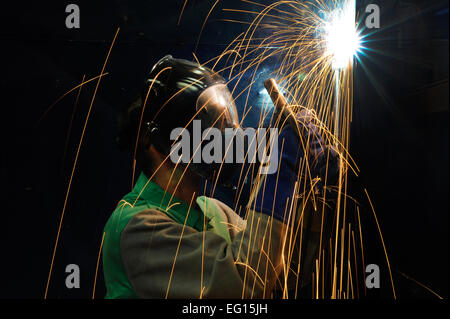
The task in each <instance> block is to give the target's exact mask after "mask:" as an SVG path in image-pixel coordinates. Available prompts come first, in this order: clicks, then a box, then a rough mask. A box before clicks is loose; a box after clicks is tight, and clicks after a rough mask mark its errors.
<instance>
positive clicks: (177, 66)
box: [103, 56, 326, 299]
mask: <svg viewBox="0 0 450 319" xmlns="http://www.w3.org/2000/svg"><path fill="white" fill-rule="evenodd" d="M205 96H207V97H210V98H206V99H205ZM199 101H201V102H199ZM306 118H307V117H302V116H299V118H298V121H299V123H300V124H301V125H304V126H308V125H312V124H311V123H312V122H311V121H310V120H306ZM194 120H200V121H201V125H202V128H204V129H207V128H208V127H209V128H211V127H214V128H217V129H219V130H220V131H221V132H225V130H226V129H228V128H238V127H239V126H240V123H239V119H238V115H237V111H236V106H235V104H234V100H233V98H232V96H231V93H230V92H229V90H228V88H227V84H226V81H225V79H224V78H222V77H221V76H220V75H218V74H217V73H215V72H214V71H212V70H210V69H208V68H206V67H202V66H199V65H198V64H197V63H193V62H189V61H186V60H180V59H174V58H173V57H171V56H166V57H164V58H163V59H161V60H160V61H159V62H158V63H157V64H156V65H155V66H154V67H153V68H152V70H151V72H150V73H149V75H148V78H147V80H146V84H145V87H144V89H143V90H142V94H141V95H140V96H139V98H138V99H137V100H136V101H135V102H134V103H132V104H131V106H130V107H128V108H127V109H126V111H125V112H123V114H122V115H121V117H120V128H121V132H120V135H119V138H118V142H119V145H121V146H122V147H125V148H128V149H129V150H131V151H132V152H133V154H134V155H135V158H136V159H137V160H138V161H139V164H140V166H141V167H142V173H141V174H140V176H139V177H138V178H137V181H136V183H135V185H134V188H133V190H132V191H131V193H129V194H128V195H126V196H125V197H124V198H123V199H122V200H121V201H120V202H119V204H118V205H117V208H116V209H115V211H114V212H113V214H112V215H111V217H110V218H109V220H108V222H107V224H106V226H105V229H104V243H103V271H104V278H105V283H106V288H107V294H106V298H189V299H190V298H271V297H272V296H273V292H274V290H275V289H276V285H277V278H278V277H279V275H280V273H281V271H282V268H283V262H282V253H283V249H284V248H285V246H286V245H285V243H284V235H285V234H286V232H287V230H288V227H289V226H288V219H289V218H288V216H287V214H288V213H287V212H288V211H289V209H286V207H288V206H287V205H289V203H290V201H291V200H292V197H293V194H294V188H295V185H296V181H297V175H298V167H299V163H300V159H301V158H302V156H304V155H303V154H304V153H303V152H302V150H301V148H300V147H299V144H300V143H299V142H298V139H297V137H296V136H295V133H294V129H293V128H292V127H290V126H287V127H286V128H285V129H283V130H282V132H281V133H280V135H279V137H278V138H279V141H280V143H279V145H282V144H283V152H280V154H281V157H280V161H282V162H281V164H280V165H279V167H280V168H279V172H277V173H276V174H272V175H268V176H267V177H266V180H265V182H264V187H262V188H261V191H260V194H258V195H257V196H256V197H255V198H254V200H253V201H252V203H251V204H249V206H248V213H247V214H246V218H241V217H240V216H239V215H238V214H237V213H236V212H234V211H233V210H232V209H231V208H230V207H228V206H227V205H226V204H224V203H222V202H220V201H218V200H216V199H213V198H209V197H205V196H200V194H199V193H200V192H199V190H198V189H199V185H200V184H201V182H202V180H203V179H205V180H207V181H208V182H210V183H218V184H221V185H227V184H229V180H230V179H231V178H232V177H233V176H235V173H236V171H237V170H239V168H240V166H239V165H238V164H233V163H231V164H230V163H227V164H225V163H223V165H214V164H206V163H203V162H201V161H200V162H196V163H194V162H193V163H190V164H187V165H186V164H184V163H174V162H172V161H171V159H170V153H171V152H172V149H173V145H174V141H173V140H172V139H171V132H173V130H174V129H177V128H184V129H185V130H187V131H189V130H192V122H193V121H194ZM315 135H317V134H315ZM317 138H320V137H316V139H317ZM281 141H282V142H281ZM319 144H320V143H316V144H314V143H310V145H311V147H318V145H319ZM224 148H226V147H224ZM195 151H196V150H192V152H191V154H194V153H195ZM325 156H326V155H325ZM219 171H220V174H219V173H218V172H219Z"/></svg>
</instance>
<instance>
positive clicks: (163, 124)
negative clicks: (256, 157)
mask: <svg viewBox="0 0 450 319" xmlns="http://www.w3.org/2000/svg"><path fill="white" fill-rule="evenodd" d="M145 101H147V103H145ZM144 104H145V105H144ZM126 113H127V114H126V117H127V120H125V121H123V120H122V124H124V123H123V122H125V125H122V131H125V135H128V136H132V137H133V136H134V140H136V137H137V133H136V131H138V126H139V123H141V127H140V130H139V131H140V132H141V134H142V132H145V134H147V137H148V138H149V140H150V143H151V144H152V145H153V146H154V147H155V148H156V149H157V150H158V151H159V152H160V153H162V154H164V155H169V154H170V153H171V151H172V148H173V146H174V144H175V143H176V142H177V141H173V140H171V132H172V131H173V130H174V129H177V128H184V129H185V130H186V131H187V132H189V133H190V136H193V134H194V132H193V129H194V121H195V122H196V124H198V122H200V123H201V132H204V131H205V130H207V129H208V128H216V129H218V130H219V131H220V132H221V134H222V135H223V136H222V137H223V138H222V139H221V140H222V143H224V142H225V140H227V139H226V138H225V136H224V135H225V134H226V131H227V130H226V129H227V128H233V129H237V128H239V119H238V115H237V111H236V106H235V103H234V100H233V97H232V96H231V93H230V91H229V90H228V87H227V84H226V81H225V79H224V78H223V77H222V76H220V75H219V74H217V73H215V72H214V71H212V70H211V69H209V68H206V67H203V66H200V65H199V64H197V63H193V62H190V61H187V60H181V59H174V58H173V57H172V56H170V55H168V56H165V57H164V58H162V59H161V60H160V61H159V62H158V63H156V64H155V65H154V67H153V68H152V70H151V71H150V73H149V75H148V76H147V79H146V81H145V87H144V89H143V91H142V93H141V94H140V96H139V98H138V99H137V101H135V102H134V103H133V104H132V105H131V106H130V107H129V108H128V110H127V111H126ZM131 118H134V120H131ZM124 126H125V129H123V127H124ZM130 132H131V134H130ZM132 139H133V138H132ZM129 142H130V141H129ZM131 142H132V141H131ZM204 142H205V141H202V144H203V143H204ZM219 142H220V141H219ZM191 145H192V146H194V145H193V143H191ZM221 148H222V150H223V151H222V156H223V158H224V157H225V153H226V150H227V148H228V146H227V145H221ZM195 152H201V149H198V148H197V149H191V150H190V155H191V156H192V155H193V154H194V153H195ZM197 154H198V153H197ZM222 162H224V161H222ZM187 165H188V168H189V169H190V170H191V171H193V172H194V173H196V174H197V175H199V176H201V177H203V178H206V179H210V180H212V179H213V178H214V177H215V175H217V174H218V172H219V170H220V174H219V175H218V179H217V180H218V182H219V184H222V185H227V184H229V179H231V178H232V176H233V175H234V172H235V170H236V169H237V168H238V167H236V165H233V164H231V163H230V164H224V163H216V162H214V163H208V164H206V163H203V160H201V162H200V163H198V162H197V163H196V162H193V161H191V162H190V163H189V164H187Z"/></svg>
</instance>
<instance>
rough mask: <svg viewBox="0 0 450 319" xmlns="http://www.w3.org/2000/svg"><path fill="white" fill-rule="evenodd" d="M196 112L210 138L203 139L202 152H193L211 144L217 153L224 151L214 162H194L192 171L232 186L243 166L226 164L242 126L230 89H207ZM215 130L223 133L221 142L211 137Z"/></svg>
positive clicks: (230, 162)
mask: <svg viewBox="0 0 450 319" xmlns="http://www.w3.org/2000/svg"><path fill="white" fill-rule="evenodd" d="M196 110H197V116H196V119H197V120H200V121H201V129H202V132H203V133H202V134H206V135H207V137H206V138H202V141H201V143H200V144H201V148H200V149H199V150H192V151H193V153H195V152H196V151H197V152H199V151H200V152H202V150H203V149H204V147H205V146H206V145H208V144H209V147H210V148H213V147H212V146H211V144H215V147H216V149H217V148H218V149H220V150H221V152H220V153H221V156H220V159H219V160H218V161H217V160H216V161H214V162H205V158H204V156H202V163H196V162H192V163H190V168H191V170H193V171H194V172H196V173H197V174H198V175H200V176H202V177H204V178H206V179H209V180H213V179H214V181H215V180H216V179H217V181H218V183H219V184H222V185H228V186H231V185H229V184H230V180H231V178H232V177H233V175H234V174H235V172H236V171H237V169H239V168H240V167H241V164H239V163H237V161H234V160H233V161H229V160H227V161H226V160H225V157H226V156H227V155H228V157H229V155H230V153H234V149H233V148H234V147H235V141H236V136H235V134H236V132H238V131H237V129H238V128H239V127H240V125H239V117H238V114H237V110H236V105H235V103H234V99H233V97H232V95H231V93H230V91H229V90H228V87H227V85H226V84H224V83H217V84H214V85H212V86H210V87H208V88H206V89H205V90H204V91H203V92H202V93H201V94H200V95H199V97H198V99H197V103H196ZM211 129H214V130H215V131H216V132H217V133H219V132H220V138H215V139H212V138H211V136H208V133H209V132H210V131H211ZM238 133H239V132H238ZM194 144H195V143H194ZM202 155H203V154H202ZM216 159H217V158H216Z"/></svg>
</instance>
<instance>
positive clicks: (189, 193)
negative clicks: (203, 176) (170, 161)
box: [146, 165, 201, 205]
mask: <svg viewBox="0 0 450 319" xmlns="http://www.w3.org/2000/svg"><path fill="white" fill-rule="evenodd" d="M167 166H169V165H167ZM167 166H166V165H163V166H161V167H160V168H159V169H158V170H157V171H156V172H153V174H150V175H148V174H146V175H147V176H148V177H151V179H152V182H154V183H156V184H157V185H159V186H160V187H161V188H162V189H164V190H165V191H166V192H167V193H169V194H171V195H173V196H175V197H177V198H179V199H180V200H182V201H183V202H185V203H186V204H188V205H189V204H191V202H192V205H195V197H197V196H198V186H199V185H200V182H201V180H200V178H199V177H197V176H196V175H194V174H192V173H191V172H189V171H186V172H184V168H175V167H167ZM170 166H172V165H170ZM152 176H153V177H152Z"/></svg>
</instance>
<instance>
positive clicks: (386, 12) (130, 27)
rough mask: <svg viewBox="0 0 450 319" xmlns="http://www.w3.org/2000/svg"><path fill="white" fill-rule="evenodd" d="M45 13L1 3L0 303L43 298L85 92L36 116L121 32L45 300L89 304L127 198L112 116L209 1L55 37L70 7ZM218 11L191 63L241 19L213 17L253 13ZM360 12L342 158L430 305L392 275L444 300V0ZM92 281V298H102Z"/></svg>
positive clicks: (88, 71)
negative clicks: (376, 20) (103, 249)
mask: <svg viewBox="0 0 450 319" xmlns="http://www.w3.org/2000/svg"><path fill="white" fill-rule="evenodd" d="M53 2H54V3H52V2H49V1H47V2H45V3H42V2H36V1H34V2H31V1H15V2H8V3H2V8H1V10H0V12H1V13H0V26H1V28H0V41H1V59H0V67H1V68H0V72H1V74H2V76H1V79H0V81H1V82H0V83H1V84H0V85H1V86H0V87H1V91H0V92H1V99H0V105H1V123H2V125H1V126H0V127H1V153H0V154H1V160H0V161H1V162H0V170H1V187H2V196H3V201H2V204H3V205H2V218H1V220H2V222H1V225H2V231H1V237H0V239H1V255H0V256H1V259H0V261H1V262H0V264H1V266H0V267H1V268H0V269H1V273H0V276H1V283H2V284H1V288H0V297H1V298H42V297H43V296H44V291H45V285H46V281H47V276H48V271H49V267H50V261H51V257H52V252H53V246H54V244H55V238H56V234H57V230H58V223H59V218H60V216H61V211H62V208H63V204H64V199H65V192H66V189H67V185H68V181H69V177H70V172H71V168H72V165H73V162H74V158H75V154H76V150H77V146H78V142H79V139H80V137H81V131H82V128H83V124H84V121H85V119H86V115H87V111H88V108H89V105H90V101H91V98H92V94H93V89H94V87H95V83H91V84H89V85H87V86H85V87H84V88H83V89H82V91H81V94H80V98H79V101H78V104H75V100H76V96H77V91H76V92H74V93H72V94H69V95H68V96H67V97H66V98H64V99H63V100H62V101H61V102H60V103H58V104H57V105H56V106H55V107H54V108H53V109H52V110H51V111H50V112H48V113H47V114H46V116H45V117H43V118H42V120H40V119H41V116H42V115H43V114H44V112H45V111H46V109H47V108H48V107H49V106H50V105H51V104H52V103H53V102H54V101H55V100H56V99H57V98H58V97H60V96H61V95H62V94H64V93H65V92H66V91H68V90H69V89H71V88H73V87H74V86H76V85H78V84H79V83H80V82H81V80H82V78H83V76H84V75H85V76H86V77H87V78H91V77H94V76H96V75H98V74H99V73H100V71H101V68H102V65H103V63H104V60H105V57H106V53H107V51H108V49H109V46H110V44H111V41H112V39H113V37H114V34H115V32H116V30H117V28H118V27H120V28H121V30H120V32H119V36H118V38H117V42H116V44H115V46H114V48H113V51H112V53H111V56H110V59H109V62H108V65H107V67H106V71H107V72H109V74H108V75H107V76H105V77H104V78H103V79H102V81H101V83H100V87H99V91H98V94H97V97H96V99H95V102H94V106H93V110H92V113H91V116H90V120H89V123H88V126H87V130H86V135H85V139H84V143H83V146H82V149H81V153H80V156H79V161H78V166H77V169H76V172H75V175H74V179H73V183H72V190H71V193H70V196H69V200H68V204H67V208H66V215H65V217H64V223H63V227H62V230H61V237H60V241H59V246H58V250H57V254H56V259H55V266H54V269H53V276H52V281H51V285H50V288H49V295H48V296H49V297H51V298H89V297H91V295H92V289H93V285H94V277H95V270H96V263H97V256H98V252H99V247H100V243H101V236H102V235H101V234H102V230H103V226H104V224H105V222H106V220H107V218H108V216H109V214H110V213H111V212H112V211H113V209H114V208H115V205H116V204H117V202H118V200H119V199H120V198H121V197H122V196H123V194H125V193H127V192H128V191H129V190H130V187H131V158H130V155H129V154H125V153H121V152H119V151H118V150H117V149H116V147H115V143H114V138H115V135H116V133H117V124H116V116H117V112H118V110H119V109H120V108H121V107H122V106H123V105H125V104H126V103H129V102H130V100H131V99H132V98H133V97H134V96H135V95H136V94H137V93H138V91H139V90H140V88H141V87H142V81H143V79H144V77H145V75H146V73H147V72H148V71H149V70H150V68H151V66H152V65H153V64H154V63H155V62H156V61H157V60H158V59H159V58H161V57H162V56H163V55H165V54H168V53H170V54H172V55H174V56H175V57H180V58H187V59H192V52H193V51H194V48H195V46H196V41H197V37H198V34H199V32H200V29H201V26H202V23H203V21H204V18H205V16H206V14H207V13H208V11H209V9H210V8H211V6H212V4H213V3H214V1H211V0H190V1H188V4H187V6H186V10H185V12H184V15H183V17H182V20H181V24H180V25H177V20H178V17H179V14H180V12H181V9H182V5H183V1H174V0H165V1H144V0H139V1H138V0H136V1H133V2H127V1H122V0H114V1H76V2H75V3H76V4H78V5H79V6H80V10H81V28H80V29H67V28H66V27H65V18H66V15H67V14H66V13H65V7H66V5H68V4H69V3H71V2H68V1H53ZM224 2H225V1H221V2H220V3H219V5H218V6H217V7H216V9H215V10H214V12H213V14H212V16H211V18H210V19H209V20H208V23H207V24H206V28H205V30H204V32H203V36H202V38H201V41H200V44H199V46H198V49H197V56H198V58H199V60H200V61H206V60H207V59H210V58H212V57H214V56H216V55H217V54H218V53H220V52H221V51H222V50H223V49H224V48H225V47H226V45H227V44H228V43H229V41H231V40H232V39H233V38H234V37H235V36H236V35H237V34H239V33H240V32H241V31H242V30H244V28H245V26H244V25H241V24H236V23H230V22H225V21H221V19H223V18H235V19H239V20H242V21H249V20H250V19H251V18H252V16H251V15H245V14H241V15H237V14H232V13H227V12H223V11H222V8H246V9H249V8H252V6H251V5H249V4H244V3H242V2H240V1H238V0H227V1H226V4H224ZM262 2H263V3H270V1H262ZM366 3H376V4H378V5H379V6H380V7H381V9H382V13H381V24H382V25H381V27H382V28H381V29H380V30H378V31H376V32H375V33H373V34H371V35H370V37H368V38H367V39H368V41H369V42H368V43H367V44H366V45H367V47H369V48H370V50H368V51H366V53H365V55H362V56H360V61H359V63H358V67H357V69H356V71H355V112H354V119H353V124H352V142H351V145H352V146H351V147H352V149H351V151H352V155H353V157H354V158H355V159H356V161H357V163H358V164H359V167H360V168H361V171H362V173H361V177H360V180H359V181H358V183H360V184H361V185H363V187H366V188H367V190H368V191H369V193H370V195H371V198H372V200H373V202H374V206H375V208H376V211H377V214H378V218H379V221H380V224H381V227H382V230H383V234H384V236H385V241H386V244H387V247H388V252H389V255H390V257H391V264H392V267H393V270H394V279H395V283H396V285H397V286H398V287H397V288H398V296H399V297H401V298H433V295H431V294H430V293H428V292H427V291H426V290H425V289H423V288H421V287H420V286H419V285H417V284H415V283H414V282H413V281H411V280H410V279H407V278H406V277H405V276H403V275H402V274H401V273H403V274H406V275H407V276H408V277H411V278H414V279H415V280H417V281H419V282H421V283H423V284H425V285H427V286H429V287H431V288H432V289H433V290H434V291H436V292H437V293H439V294H440V295H441V296H443V297H447V296H448V269H449V264H448V226H449V225H448V211H449V210H448V105H449V104H448V61H449V60H448V14H449V13H448V1H440V0H436V1H434V0H431V1H430V0H429V1H418V0H415V1H412V0H411V1H397V0H377V1H365V2H364V1H359V6H360V9H361V8H364V6H365V4H366ZM361 10H363V9H361ZM362 12H363V11H362ZM366 33H368V31H366ZM269 69H270V67H269ZM256 92H258V90H256ZM251 99H253V100H256V99H258V96H257V94H255V95H252V96H251ZM74 105H76V106H74ZM238 107H239V104H238ZM251 123H252V117H250V118H249V120H248V123H247V124H249V125H251ZM362 195H363V194H361V193H360V194H358V192H356V193H355V196H357V197H358V196H360V197H361V198H362V197H363V196H362ZM363 220H364V222H365V225H367V233H365V237H366V238H365V239H366V242H367V243H368V247H372V246H373V247H374V249H373V251H374V252H373V253H371V254H370V253H369V255H368V256H367V258H368V259H369V262H370V263H376V264H379V265H380V266H381V267H384V268H386V265H385V262H384V256H383V254H382V252H380V251H379V247H380V241H379V237H378V234H377V233H376V228H375V225H374V224H373V223H374V221H373V218H370V216H367V217H364V218H363ZM72 263H74V264H78V265H79V266H80V268H81V289H74V290H69V289H67V288H66V287H65V284H64V280H65V276H66V274H65V272H64V270H65V266H66V265H68V264H72ZM101 273H102V271H101V268H100V269H99V278H98V283H97V291H96V297H98V298H101V297H102V296H103V295H104V285H103V281H102V276H101ZM382 285H383V287H384V288H385V289H382V290H381V292H380V294H379V296H381V297H384V298H391V294H390V289H389V288H390V287H389V283H388V281H383V282H382Z"/></svg>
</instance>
